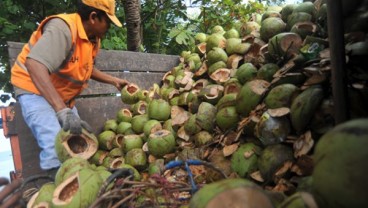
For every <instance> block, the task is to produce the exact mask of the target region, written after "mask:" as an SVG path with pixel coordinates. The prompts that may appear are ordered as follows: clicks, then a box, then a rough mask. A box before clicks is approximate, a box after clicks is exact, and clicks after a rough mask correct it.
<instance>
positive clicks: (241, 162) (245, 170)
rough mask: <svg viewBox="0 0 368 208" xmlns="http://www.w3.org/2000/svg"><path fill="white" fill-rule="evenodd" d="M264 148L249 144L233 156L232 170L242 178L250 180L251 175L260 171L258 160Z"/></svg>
mask: <svg viewBox="0 0 368 208" xmlns="http://www.w3.org/2000/svg"><path fill="white" fill-rule="evenodd" d="M261 151H262V148H261V147H259V146H257V145H255V144H254V143H250V142H247V143H245V144H242V145H240V146H239V148H238V149H237V150H236V151H235V152H234V153H233V154H232V156H231V169H232V170H233V171H234V172H236V173H237V174H238V175H239V176H240V177H242V178H248V177H249V176H250V174H251V173H253V172H255V171H257V170H258V166H257V160H258V157H259V155H260V154H261Z"/></svg>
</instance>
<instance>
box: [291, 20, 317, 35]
mask: <svg viewBox="0 0 368 208" xmlns="http://www.w3.org/2000/svg"><path fill="white" fill-rule="evenodd" d="M290 32H293V33H296V34H298V35H299V36H300V37H301V38H302V39H305V38H306V37H307V36H311V35H313V34H314V33H316V32H317V25H315V24H314V23H312V22H298V23H295V24H294V26H293V27H292V28H291V30H290Z"/></svg>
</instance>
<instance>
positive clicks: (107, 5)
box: [82, 0, 122, 27]
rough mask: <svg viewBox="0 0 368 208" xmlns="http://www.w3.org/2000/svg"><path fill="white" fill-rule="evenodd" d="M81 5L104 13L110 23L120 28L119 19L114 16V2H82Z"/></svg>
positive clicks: (96, 0)
mask: <svg viewBox="0 0 368 208" xmlns="http://www.w3.org/2000/svg"><path fill="white" fill-rule="evenodd" d="M82 3H83V4H85V5H87V6H90V7H93V8H96V9H99V10H102V11H104V12H105V13H106V15H107V17H108V18H109V19H110V20H111V22H112V23H114V24H115V25H116V26H118V27H121V26H122V25H121V23H120V21H119V19H118V18H117V17H116V16H115V0H82Z"/></svg>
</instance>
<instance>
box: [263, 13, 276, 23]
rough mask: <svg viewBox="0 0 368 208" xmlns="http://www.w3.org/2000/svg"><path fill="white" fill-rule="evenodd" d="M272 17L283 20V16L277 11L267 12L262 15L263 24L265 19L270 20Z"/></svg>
mask: <svg viewBox="0 0 368 208" xmlns="http://www.w3.org/2000/svg"><path fill="white" fill-rule="evenodd" d="M270 17H277V18H281V14H280V13H279V12H276V11H266V12H265V13H263V15H262V20H261V22H263V21H264V20H265V19H267V18H270Z"/></svg>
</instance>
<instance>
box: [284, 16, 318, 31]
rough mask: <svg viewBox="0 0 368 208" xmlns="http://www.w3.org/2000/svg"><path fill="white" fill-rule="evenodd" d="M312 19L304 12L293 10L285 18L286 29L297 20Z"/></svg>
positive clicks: (306, 20)
mask: <svg viewBox="0 0 368 208" xmlns="http://www.w3.org/2000/svg"><path fill="white" fill-rule="evenodd" d="M310 21H312V15H310V14H308V13H305V12H293V13H292V14H291V15H290V16H289V17H288V20H287V26H286V29H287V30H291V28H292V27H293V26H294V25H295V24H296V23H298V22H310Z"/></svg>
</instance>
